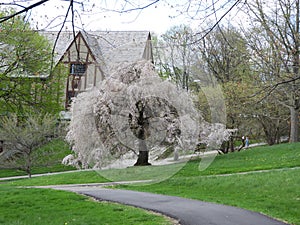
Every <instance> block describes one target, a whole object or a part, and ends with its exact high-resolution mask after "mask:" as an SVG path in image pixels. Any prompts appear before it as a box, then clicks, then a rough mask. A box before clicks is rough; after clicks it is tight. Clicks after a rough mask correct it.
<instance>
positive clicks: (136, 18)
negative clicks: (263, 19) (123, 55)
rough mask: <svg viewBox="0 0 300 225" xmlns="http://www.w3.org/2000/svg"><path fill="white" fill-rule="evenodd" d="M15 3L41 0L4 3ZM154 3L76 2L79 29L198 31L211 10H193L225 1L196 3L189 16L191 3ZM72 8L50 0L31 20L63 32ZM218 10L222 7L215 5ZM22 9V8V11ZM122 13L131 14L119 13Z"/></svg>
mask: <svg viewBox="0 0 300 225" xmlns="http://www.w3.org/2000/svg"><path fill="white" fill-rule="evenodd" d="M12 1H14V2H15V3H17V4H19V5H23V6H29V5H32V4H34V3H36V2H38V1H39V0H2V1H1V0H0V2H1V3H3V2H6V3H9V2H12ZM227 1H228V2H229V0H225V1H224V0H223V2H227ZM153 2H156V0H130V1H129V0H128V1H126V0H74V10H75V21H76V28H77V29H85V30H147V31H151V32H154V33H156V34H163V33H165V32H166V31H167V30H168V29H170V28H171V27H172V26H175V25H181V24H185V25H189V26H190V27H192V28H196V27H198V26H199V24H201V23H203V21H204V20H201V17H202V18H204V17H205V16H206V15H208V14H209V11H210V10H206V11H202V12H201V13H200V14H198V15H197V16H196V14H195V12H193V10H194V9H196V8H197V7H196V6H199V2H203V3H204V2H206V3H207V2H222V1H218V0H210V1H207V0H206V1H204V0H203V1H199V0H192V4H191V5H190V8H189V14H187V13H180V11H185V10H186V11H187V5H186V3H187V2H188V0H160V1H158V2H157V3H155V4H152V5H151V3H153ZM222 4H224V3H222ZM146 5H150V6H149V7H146V8H145V9H142V10H132V9H136V8H143V7H145V6H146ZM68 6H69V1H68V0H49V1H48V2H46V3H44V4H43V5H40V6H38V7H36V8H35V9H33V10H31V11H30V15H29V16H28V18H29V19H30V23H31V24H32V27H33V28H34V29H38V30H41V29H46V30H59V29H60V27H61V24H62V22H63V19H64V17H65V15H66V12H67V9H68ZM203 7H204V5H203ZM215 7H218V6H217V5H215ZM228 7H230V4H228V5H226V7H224V9H223V11H222V12H221V13H219V15H218V16H216V15H213V16H212V19H213V20H216V19H218V18H216V17H220V15H221V14H222V13H223V12H224V10H226V9H227V8H228ZM20 9H21V8H20V7H19V8H18V10H20ZM197 9H198V8H197ZM121 10H123V11H127V12H122V13H120V12H117V11H121ZM190 17H193V19H190ZM68 20H69V21H70V20H71V16H69V17H68ZM64 29H67V30H68V29H69V30H70V29H72V25H71V23H66V26H65V27H64Z"/></svg>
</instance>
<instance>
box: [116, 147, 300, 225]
mask: <svg viewBox="0 0 300 225" xmlns="http://www.w3.org/2000/svg"><path fill="white" fill-rule="evenodd" d="M299 166H300V143H295V144H283V145H277V146H272V147H257V148H254V149H251V150H247V151H243V152H239V153H231V154H228V155H222V156H218V157H217V158H216V159H215V160H214V162H213V163H212V165H211V166H210V167H209V168H208V169H207V170H205V171H199V170H198V167H199V160H195V161H192V162H190V163H188V164H186V165H185V167H183V169H182V170H180V171H179V172H178V173H177V174H176V175H174V176H173V177H172V178H171V179H168V180H165V181H162V182H160V183H156V184H151V185H143V186H136V185H135V186H125V185H121V186H119V187H120V188H125V189H131V190H138V191H145V192H153V193H159V194H167V195H174V196H181V197H186V198H192V199H198V200H203V201H208V202H215V203H222V204H226V205H232V206H237V207H241V208H245V209H249V210H253V211H257V212H262V213H264V214H266V215H269V216H271V217H274V218H278V219H281V220H284V221H288V222H289V223H291V224H297V225H300V217H299V212H300V191H299V184H300V168H299ZM280 168H283V169H280ZM274 169H275V170H274ZM259 170H269V171H267V172H259ZM255 171H256V172H255ZM240 172H250V173H248V174H239V173H240ZM226 174H227V176H224V175H226Z"/></svg>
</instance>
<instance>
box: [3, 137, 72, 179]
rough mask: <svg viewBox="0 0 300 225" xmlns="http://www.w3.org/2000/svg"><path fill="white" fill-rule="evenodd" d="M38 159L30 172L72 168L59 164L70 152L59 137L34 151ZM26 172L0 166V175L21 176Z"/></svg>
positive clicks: (47, 171)
mask: <svg viewBox="0 0 300 225" xmlns="http://www.w3.org/2000/svg"><path fill="white" fill-rule="evenodd" d="M36 154H37V155H36V156H38V160H36V161H34V165H33V166H32V174H40V173H49V172H56V171H68V170H74V169H75V168H74V167H72V166H65V165H62V164H61V161H62V159H63V158H64V157H65V156H66V155H68V154H71V150H70V148H69V146H68V145H67V144H66V142H64V141H63V140H61V139H55V140H52V141H51V142H50V143H48V144H46V145H45V146H43V147H42V148H40V149H39V150H38V151H37V152H36ZM22 175H26V173H25V172H24V171H22V170H18V169H3V168H1V167H0V177H12V176H22Z"/></svg>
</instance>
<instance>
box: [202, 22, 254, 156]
mask: <svg viewBox="0 0 300 225" xmlns="http://www.w3.org/2000/svg"><path fill="white" fill-rule="evenodd" d="M197 49H198V50H199V52H200V53H201V55H200V56H199V57H201V60H202V62H203V67H204V68H203V70H202V74H203V75H202V76H200V77H199V82H200V86H201V83H202V85H204V84H205V83H213V79H216V82H218V83H219V84H220V85H221V86H222V91H223V94H224V97H225V103H226V112H224V111H221V110H218V111H219V112H220V113H226V118H227V124H226V125H227V127H228V128H230V129H234V128H237V129H238V130H239V131H238V132H239V137H242V136H244V135H245V133H246V132H247V130H246V129H247V128H246V127H245V126H243V124H245V122H246V120H248V119H250V118H251V116H250V115H251V110H252V103H250V102H249V100H248V99H247V96H250V95H251V93H252V87H253V79H254V78H253V76H252V75H251V68H250V61H249V52H248V49H247V43H246V40H245V39H244V38H243V36H242V34H241V33H240V32H239V31H238V30H237V29H236V28H234V27H233V26H231V25H229V26H228V27H224V26H222V27H221V26H218V27H217V28H216V29H215V30H214V31H212V32H211V33H210V34H208V35H207V36H206V37H205V38H203V40H202V41H201V44H199V45H198V48H197ZM199 97H200V101H201V102H203V100H201V98H203V96H202V97H201V95H200V96H199ZM204 108H205V107H204ZM224 108H225V107H224ZM246 115H247V116H246ZM228 148H230V149H231V151H234V140H233V139H231V141H230V143H228V145H227V147H226V149H224V151H225V152H227V151H228Z"/></svg>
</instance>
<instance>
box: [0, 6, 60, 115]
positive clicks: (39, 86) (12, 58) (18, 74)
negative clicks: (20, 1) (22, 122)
mask: <svg viewBox="0 0 300 225" xmlns="http://www.w3.org/2000/svg"><path fill="white" fill-rule="evenodd" d="M6 14H7V12H0V16H1V17H2V16H4V15H6ZM0 30H1V32H0V80H1V82H0V115H6V114H9V113H10V112H14V113H17V114H19V115H22V114H24V112H28V111H31V112H38V113H45V112H48V113H57V112H59V111H60V110H61V109H62V106H63V105H62V94H63V93H62V88H63V85H61V84H62V83H63V82H64V80H63V77H64V76H63V74H64V72H65V71H64V69H62V68H60V67H59V68H58V67H57V69H56V71H55V73H54V71H53V68H52V66H53V61H52V59H53V55H52V46H51V45H50V44H49V42H48V40H47V39H46V38H45V37H43V36H41V35H40V34H39V33H38V32H36V31H34V30H32V29H31V28H30V25H29V23H28V22H26V21H24V18H22V17H14V18H13V19H10V20H8V21H6V22H3V23H1V24H0Z"/></svg>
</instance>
